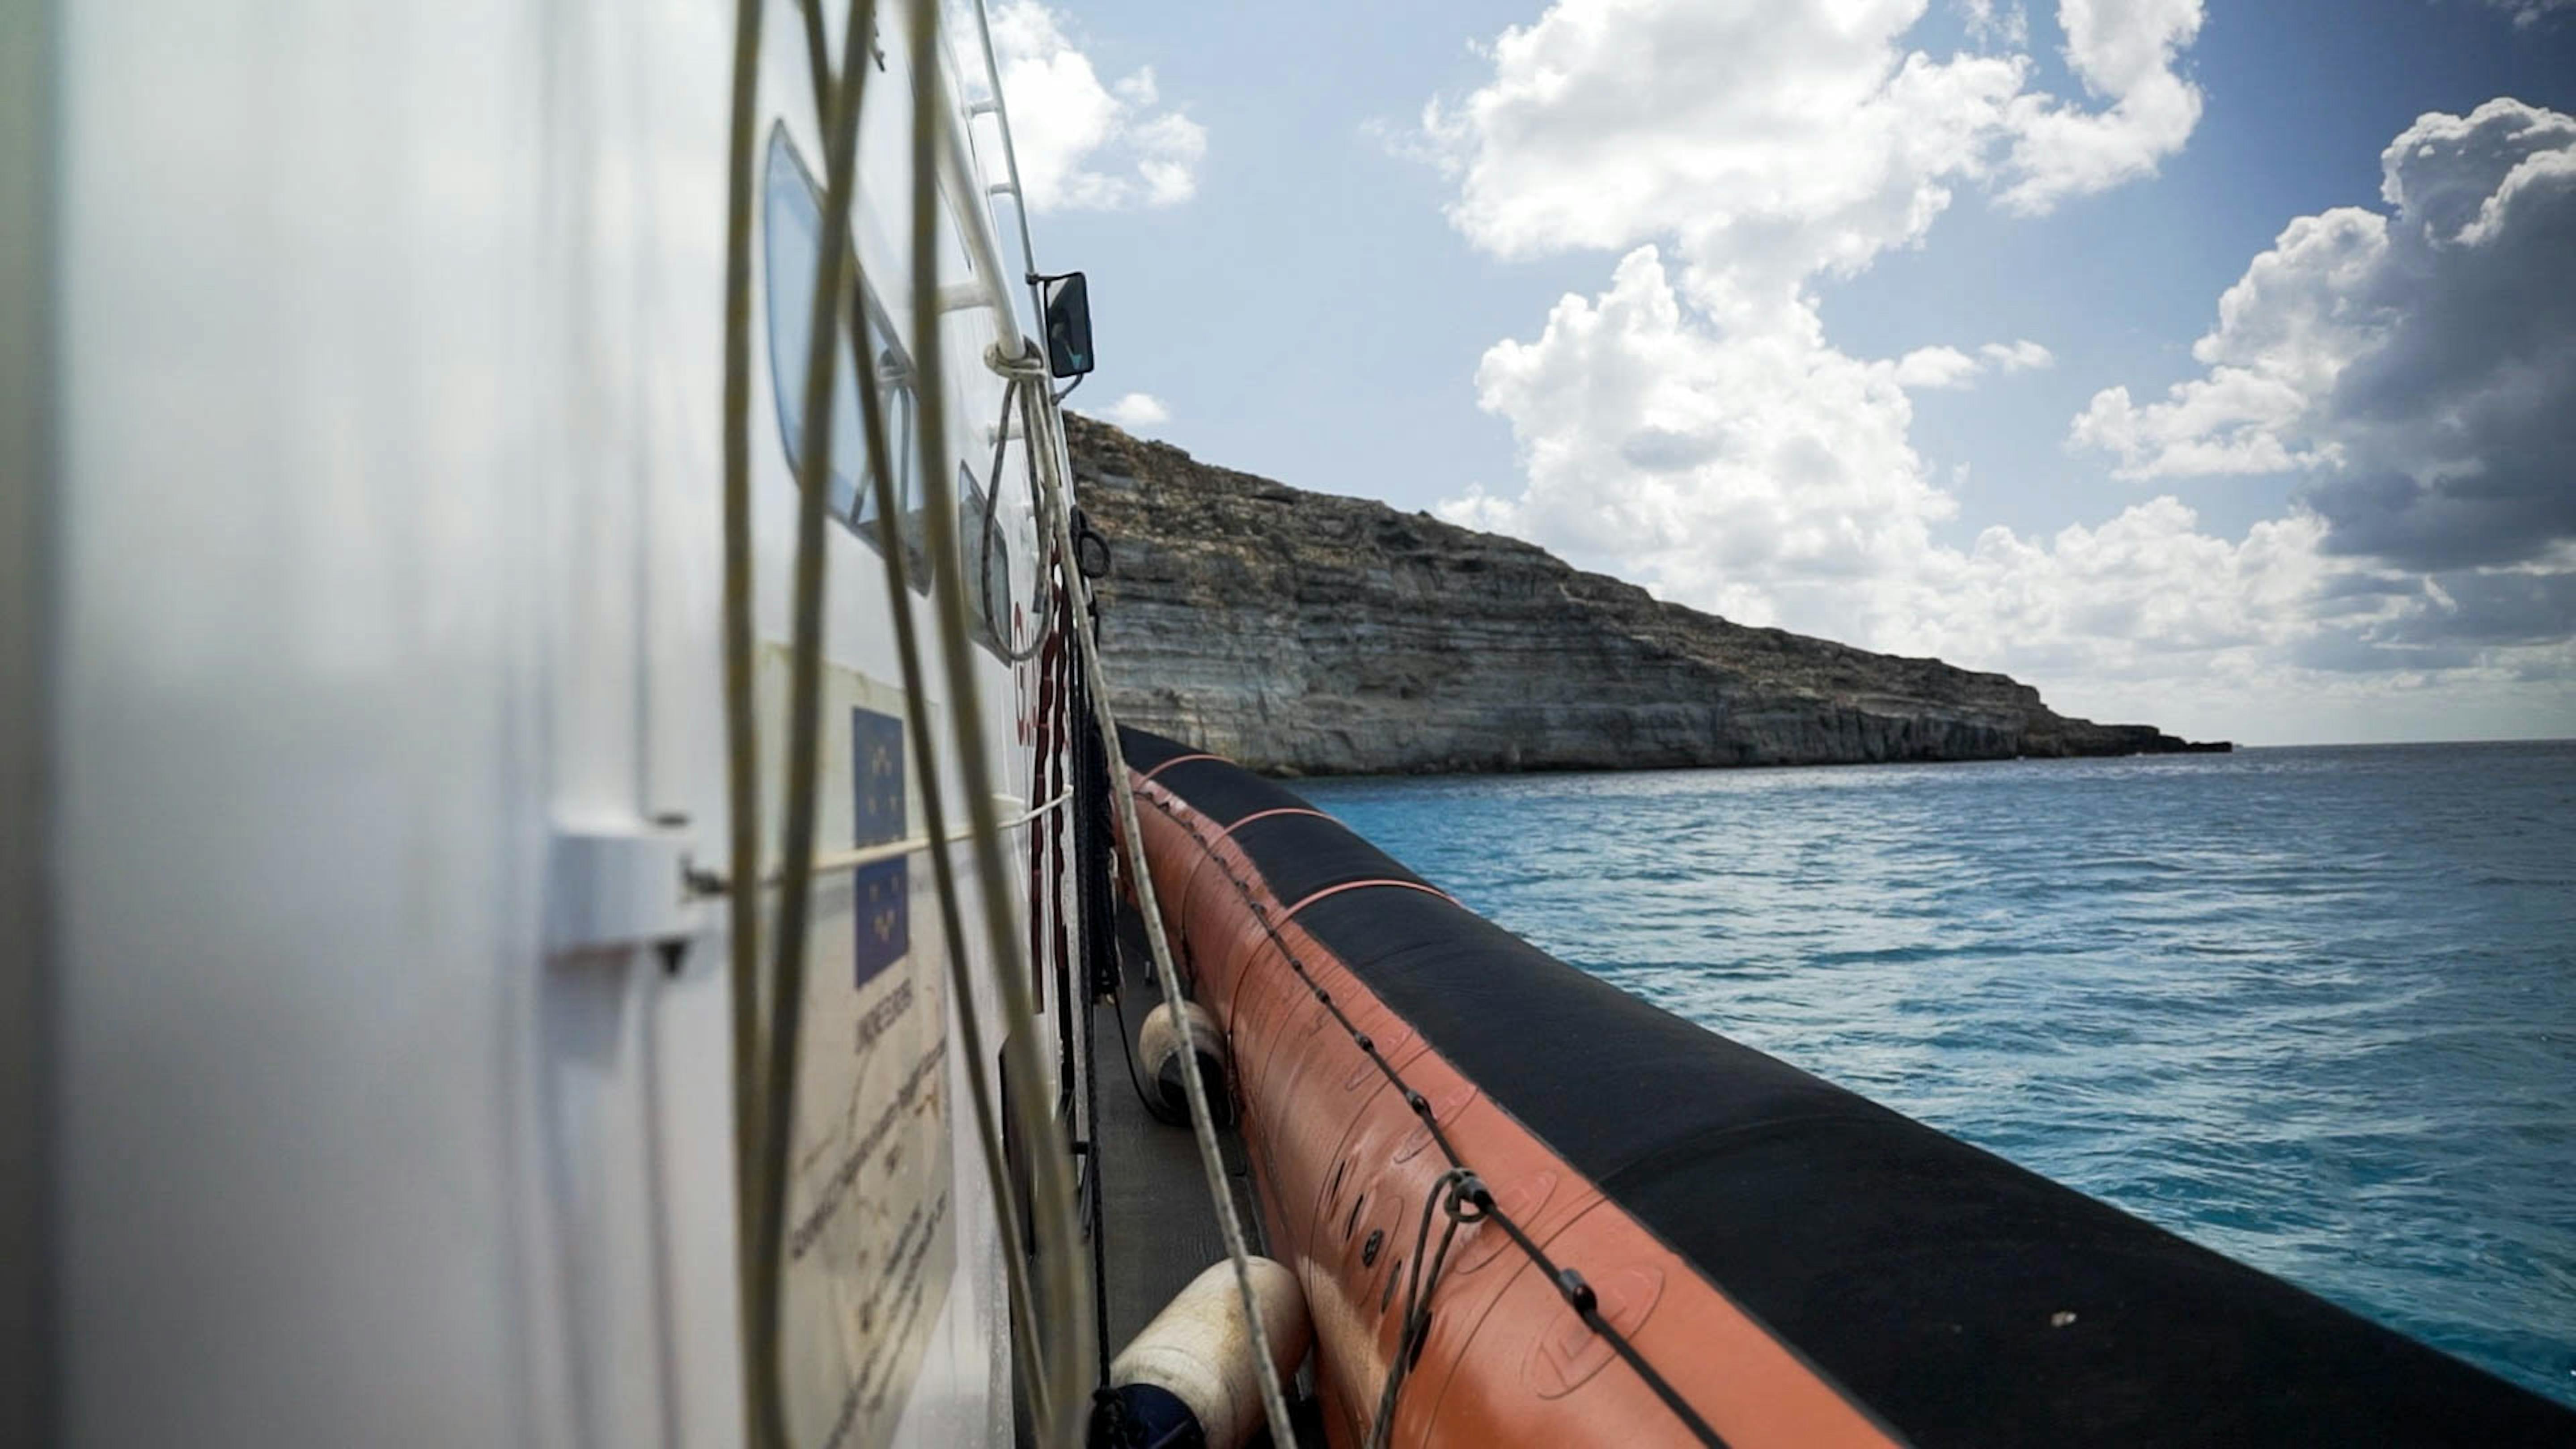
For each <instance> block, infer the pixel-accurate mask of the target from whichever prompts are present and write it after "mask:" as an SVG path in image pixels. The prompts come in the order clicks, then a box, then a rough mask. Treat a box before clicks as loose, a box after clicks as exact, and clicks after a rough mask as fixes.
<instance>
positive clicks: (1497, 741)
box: [1065, 414, 2226, 774]
mask: <svg viewBox="0 0 2576 1449" xmlns="http://www.w3.org/2000/svg"><path fill="white" fill-rule="evenodd" d="M1065 426H1066V430H1067V436H1068V441H1069V443H1070V444H1071V451H1072V456H1073V469H1074V477H1075V486H1076V489H1077V490H1078V491H1077V494H1076V497H1077V499H1078V501H1079V502H1080V503H1081V505H1082V508H1083V511H1084V513H1085V514H1086V515H1087V516H1088V517H1089V519H1090V521H1091V523H1092V525H1093V526H1094V527H1096V528H1097V529H1099V530H1100V532H1101V533H1102V534H1104V535H1105V536H1106V537H1107V538H1108V540H1109V544H1110V551H1111V555H1112V558H1113V567H1112V569H1111V572H1110V575H1109V577H1108V578H1107V579H1106V580H1104V581H1103V582H1102V584H1101V586H1100V592H1101V597H1102V610H1101V627H1102V638H1103V641H1104V643H1103V653H1104V656H1105V660H1106V663H1107V665H1108V669H1109V677H1110V687H1111V694H1112V702H1113V703H1114V704H1115V705H1116V707H1117V709H1118V713H1119V717H1120V718H1121V719H1122V720H1124V721H1126V722H1127V723H1129V724H1133V725H1138V726H1141V727H1143V728H1145V729H1149V730H1154V731H1157V732H1159V733H1163V734H1168V735H1170V736H1172V737H1173V738H1175V739H1184V740H1189V741H1192V742H1195V743H1197V744H1199V745H1201V746H1203V747H1205V748H1207V749H1209V750H1212V751H1215V752H1217V753H1219V754H1224V755H1229V756H1232V757H1233V758H1234V759H1236V760H1239V761H1241V762H1242V763H1243V764H1245V765H1246V766H1248V767H1250V768H1252V769H1255V770H1260V771H1265V772H1268V773H1272V774H1370V773H1385V772H1421V771H1470V770H1540V769H1643V768H1663V767H1675V766H1696V765H1817V764H1854V763H1863V762H1878V761H1891V760H1997V759H2011V758H2014V757H2016V756H2024V755H2032V756H2064V755H2128V754H2141V753H2159V754H2161V753H2179V752H2183V751H2187V750H2196V749H2225V748H2226V746H2225V745H2194V744H2190V743H2187V742H2185V741H2183V740H2180V739H2177V738H2175V737H2174V736H2172V735H2168V734H2164V733H2161V732H2160V731H2158V730H2156V729H2154V728H2152V727H2150V726H2147V725H2099V724H2095V723H2093V722H2092V721H2090V720H2081V719H2070V718H2068V717H2066V716H2064V715H2061V714H2058V713H2056V712H2054V711H2052V710H2051V709H2049V708H2048V706H2046V705H2045V704H2042V703H2041V702H2040V698H2039V692H2038V691H2037V690H2035V689H2033V688H2031V687H2030V686H2029V685H2026V684H2020V683H2017V682H2015V681H2014V680H2012V679H2010V678H2008V677H2007V676H2005V675H2001V674H1986V673H1979V672H1977V671H1974V670H1968V669H1959V668H1954V667H1952V666H1951V665H1947V664H1944V663H1942V662H1941V661H1939V660H1937V659H1904V658H1899V657H1896V656H1894V655H1888V654H1872V653H1870V652H1868V651H1867V650H1862V649H1854V648H1850V647H1848V646H1846V645H1842V644H1835V643H1831V642H1829V641H1827V640H1823V639H1811V638H1808V637H1806V636H1804V635H1800V634H1791V633H1788V632H1785V631H1783V630H1779V629H1752V628H1746V627H1744V626H1743V625H1740V624H1733V623H1729V622H1728V621H1726V620H1724V619H1721V618H1718V617H1716V616H1714V615H1710V614H1703V613H1701V612H1699V611H1698V610H1696V609H1689V608H1684V607H1682V606H1681V605H1678V604H1667V603H1662V602H1659V601H1657V600H1656V599H1654V598H1653V597H1651V596H1649V595H1648V594H1647V593H1646V591H1645V590H1643V589H1640V588H1638V587H1636V586H1634V585H1632V584H1625V583H1621V582H1620V581H1619V580H1617V579H1613V578H1609V577H1607V576H1605V575H1602V574H1593V573H1585V572H1582V571H1581V570H1578V569H1576V568H1574V567H1572V566H1571V565H1568V564H1566V563H1565V562H1563V561H1562V560H1560V559H1558V558H1557V557H1555V556H1554V555H1552V554H1550V553H1548V552H1547V551H1546V550H1544V549H1541V548H1539V547H1537V546H1535V545H1533V544H1527V543H1522V542H1520V541H1519V540H1517V539H1510V538H1504V537H1501V536H1499V535H1496V534H1490V533H1478V532H1476V531H1475V530H1473V529H1467V528H1461V527H1458V526H1456V525H1454V524H1449V523H1443V522H1440V521H1439V520H1437V519H1435V518H1433V517H1431V516H1430V515H1429V514H1424V513H1411V514H1408V513H1399V512H1397V511H1395V510H1394V509H1392V508H1390V507H1388V506H1386V505H1385V504H1383V503H1374V502H1370V501H1367V500H1365V499H1358V498H1341V497H1336V496H1334V495H1332V494H1328V493H1309V492H1307V491H1305V490H1304V489H1300V488H1291V487H1288V486H1286V485H1285V484H1280V483H1274V482H1272V481H1270V480H1269V479H1267V478H1257V477H1254V476H1253V475H1251V474H1249V473H1238V472H1235V471H1233V470H1232V469H1227V468H1217V467H1212V466H1210V465H1208V464H1205V463H1201V462H1199V461H1197V460H1196V459H1194V458H1192V457H1191V456H1190V455H1189V454H1187V453H1185V452H1183V451H1181V450H1180V449H1178V448H1175V447H1172V446H1171V445H1169V444H1166V443H1155V442H1147V441H1145V440H1143V439H1139V438H1135V437H1131V436H1129V435H1128V434H1126V433H1124V432H1122V431H1120V430H1119V429H1117V428H1115V427H1112V426H1110V425H1108V424H1106V423H1102V422H1096V421H1094V420H1092V419H1089V418H1084V417H1080V416H1076V415H1071V414H1068V415H1067V416H1066V418H1065Z"/></svg>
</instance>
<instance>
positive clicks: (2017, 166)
mask: <svg viewBox="0 0 2576 1449" xmlns="http://www.w3.org/2000/svg"><path fill="white" fill-rule="evenodd" d="M2057 13H2058V21H2059V24H2060V25H2062V26H2063V27H2064V28H2065V31H2066V49H2065V55H2066V64H2067V67H2068V69H2070V70H2072V71H2074V72H2075V76H2076V79H2078V80H2079V81H2081V82H2083V85H2084V89H2085V91H2086V92H2087V93H2088V94H2090V95H2091V96H2093V97H2094V98H2095V99H2097V100H2102V101H2107V102H2108V103H2109V104H2108V106H2107V107H2105V108H2104V109H2102V110H2098V111H2096V110H2087V109H2084V108H2082V107H2079V106H2073V105H2069V104H2067V103H2066V102H2064V101H2061V100H2058V99H2057V98H2055V97H2052V96H2047V95H2040V94H2028V95H2020V96H2016V97H2014V98H2013V101H2012V106H2011V110H2010V116H2009V126H2010V129H2011V131H2012V132H2013V147H2012V167H2011V169H2012V170H2013V171H2014V172H2015V173H2017V179H2016V180H2014V181H2013V183H2012V184H2011V185H2010V186H2009V187H2007V188H2006V189H2005V191H2004V193H2003V201H2004V204H2005V205H2006V206H2008V207H2010V208H2012V209H2014V210H2016V211H2025V212H2036V211H2045V210H2047V209H2048V208H2049V207H2050V206H2052V205H2054V204H2055V203H2056V202H2057V201H2058V200H2060V199H2061V198H2064V197H2067V196H2074V195H2080V194H2082V193H2085V192H2089V191H2100V190H2102V189H2103V188H2105V187H2108V186H2115V185H2117V184H2119V183H2120V182H2123V181H2128V180H2131V179H2133V178H2136V177H2139V176H2144V175H2147V174H2149V173H2150V172H2152V171H2154V170H2155V168H2156V163H2157V162H2158V161H2161V160H2163V159H2164V158H2165V157H2166V156H2169V155H2171V154H2172V153H2174V152H2175V151H2178V150H2180V149H2182V144H2183V142H2184V141H2185V140H2187V139H2189V138H2190V136H2191V132H2192V128H2193V127H2195V126H2197V125H2199V124H2200V88H2199V87H2198V86H2195V85H2193V84H2192V83H2191V82H2189V81H2187V80H2185V79H2183V77H2182V75H2181V74H2180V73H2179V72H2178V71H2177V70H2176V69H2175V60H2176V58H2177V56H2179V55H2180V53H2181V52H2182V50H2183V49H2184V48H2185V47H2187V46H2189V45H2190V44H2191V42H2192V37H2193V36H2195V35H2197V34H2199V33H2200V21H2201V9H2200V0H2061V3H2060V4H2059V5H2058V10H2057Z"/></svg>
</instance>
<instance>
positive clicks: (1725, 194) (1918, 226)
mask: <svg viewBox="0 0 2576 1449" xmlns="http://www.w3.org/2000/svg"><path fill="white" fill-rule="evenodd" d="M1924 9H1925V0H1847V3H1840V4H1833V5H1817V4H1800V5H1763V4H1708V3H1703V0H1559V3H1557V4H1556V5H1554V6H1551V7H1550V8H1549V9H1548V11H1547V12H1546V13H1545V14H1544V15H1542V16H1541V17H1540V18H1539V19H1538V20H1537V21H1536V22H1534V23H1532V24H1530V25H1527V26H1515V27H1513V28H1511V29H1508V30H1506V31H1504V32H1503V34H1502V36H1501V37H1500V38H1499V39H1497V40H1496V41H1495V42H1494V43H1493V45H1492V47H1491V48H1490V53H1491V55H1492V58H1493V64H1494V74H1493V78H1492V79H1491V80H1490V81H1489V82H1488V83H1487V84H1485V85H1484V86H1482V87H1480V88H1479V89H1477V90H1476V91H1474V92H1472V93H1471V94H1469V95H1468V96H1466V97H1465V98H1464V99H1463V100H1460V101H1457V102H1454V103H1445V104H1444V103H1441V102H1434V103H1433V104H1432V105H1430V106H1429V107H1427V108H1426V109H1425V112H1424V116H1423V126H1424V132H1425V135H1426V137H1427V139H1428V141H1429V143H1430V145H1431V148H1432V149H1433V151H1434V153H1435V154H1436V155H1437V156H1438V157H1439V158H1440V159H1441V160H1442V161H1443V163H1444V165H1445V166H1446V167H1447V169H1448V170H1449V171H1450V172H1451V174H1452V175H1454V176H1455V177H1456V178H1457V180H1458V183H1459V192H1458V198H1457V201H1456V202H1455V203H1454V204H1453V205H1452V207H1451V208H1450V215H1451V218H1452V220H1454V221H1455V222H1456V224H1457V225H1458V227H1459V228H1460V229H1461V230H1462V231H1464V232H1465V233H1466V234H1467V236H1468V237H1469V238H1470V239H1471V240H1473V241H1474V242H1476V244H1477V245H1479V246H1481V247H1483V248H1485V249H1486V250H1488V251H1491V252H1494V253H1496V254H1498V255H1502V256H1507V257H1510V256H1529V255H1535V254H1539V253H1543V252H1549V251H1557V250H1563V249H1567V248H1575V247H1593V248H1618V247H1627V246H1632V245H1634V244H1636V243H1638V242H1641V241H1649V240H1655V239H1658V238H1665V237H1670V238H1674V239H1676V240H1677V241H1678V242H1679V255H1680V257H1681V259H1682V260H1683V261H1684V262H1685V263H1686V264H1687V266H1688V272H1687V274H1686V278H1685V281H1686V290H1687V291H1688V292H1689V293H1690V295H1691V296H1692V298H1693V300H1694V301H1696V302H1698V303H1699V304H1701V305H1703V306H1706V307H1711V308H1734V307H1749V308H1753V309H1756V310H1757V311H1758V310H1759V309H1764V308H1770V307H1775V306H1776V305H1777V304H1778V302H1779V301H1780V299H1781V294H1782V293H1783V292H1785V291H1793V290H1794V289H1796V288H1797V287H1799V286H1800V285H1802V284H1803V283H1804V282H1805V281H1806V280H1807V279H1808V278H1809V277H1811V276H1813V275H1815V274H1816V273H1819V272H1835V273H1844V274H1848V273H1851V272H1855V271H1858V270H1860V269H1861V268H1863V267H1866V266H1867V265H1868V264H1869V263H1870V261H1871V260H1872V259H1873V258H1875V257H1876V256H1877V255H1878V254H1879V253H1880V252H1882V251H1884V250H1886V249H1887V248H1889V247H1893V246H1902V245H1907V244H1910V243H1912V242H1915V241H1918V240H1920V239H1921V238H1922V236H1923V235H1924V233H1925V232H1926V231H1928V230H1929V229H1930V227H1931V225H1932V223H1933V221H1934V220H1935V219H1936V218H1938V217H1939V216H1940V214H1941V213H1942V211H1944V210H1945V209H1947V208H1948V206H1949V205H1950V203H1951V200H1952V197H1953V193H1954V190H1955V189H1956V188H1957V187H1958V186H1960V185H1962V184H1978V185H1987V186H1991V187H1995V188H1998V195H1999V196H2000V198H2001V199H2002V201H2003V202H2004V203H2005V204H2007V205H2009V206H2011V207H2013V208H2015V209H2017V210H2023V211H2041V210H2046V209H2047V208H2048V207H2050V206H2051V205H2053V204H2054V203H2056V202H2057V201H2059V200H2060V199H2062V198H2064V197H2067V196H2070V195H2074V194H2078V193H2081V192H2087V191H2095V190H2100V189H2102V188H2104V187H2107V186H2112V185H2116V184H2118V183H2120V182H2122V181H2126V180H2129V179H2132V178H2134V177H2136V176H2139V175H2143V174H2145V173H2146V172H2148V171H2150V170H2152V169H2153V167H2154V165H2155V163H2156V162H2157V161H2158V160H2159V159H2161V158H2162V157H2163V156H2165V155H2167V154H2170V153H2171V152H2172V151H2173V150H2175V149H2177V148H2179V147H2180V146H2181V145H2182V143H2183V141H2184V140H2185V139H2186V138H2187V137H2188V136H2189V135H2190V133H2191V130H2192V127H2193V125H2194V124H2195V123H2196V122H2197V121H2198V119H2199V115H2200V93H2199V91H2198V90H2197V89H2196V88H2195V87H2193V86H2192V85H2190V84H2189V83H2188V82H2187V81H2184V80H2183V79H2182V78H2181V77H2180V76H2179V75H2178V74H2177V72H2176V71H2175V69H2174V66H2175V65H2176V63H2177V60H2178V57H2179V55H2180V53H2181V51H2182V49H2183V48H2184V47H2186V46H2188V45H2189V44H2190V42H2191V40H2192V37H2193V36H2194V35H2195V34H2196V33H2197V32H2198V29H2199V26H2200V4H2199V0H2062V3H2061V4H2060V7H2059V18H2060V23H2061V25H2062V26H2063V28H2064V29H2065V31H2066V35H2067V46H2066V52H2067V57H2068V62H2069V64H2070V66H2071V67H2072V68H2073V70H2074V71H2075V73H2076V75H2077V76H2078V78H2079V79H2081V80H2082V81H2083V83H2084V84H2085V86H2086V87H2087V88H2088V90H2089V91H2090V92H2091V93H2092V95H2093V96H2095V97H2096V98H2097V99H2100V100H2102V101H2105V102H2107V103H2108V104H2107V106H2106V107H2105V108H2103V109H2101V110H2098V111H2097V110H2087V109H2084V108H2083V107H2080V106H2076V105H2071V104H2069V103H2068V102H2066V101H2064V100H2061V99H2059V98H2057V97H2053V96H2050V95H2046V94H2044V93H2039V92H2033V91H2030V90H2028V89H2026V85H2027V82H2028V80H2029V78H2030V75H2031V73H2032V69H2033V66H2032V63H2031V60H2030V58H2029V57H2028V56H2027V55H2024V54H2017V53H2015V54H2002V55H1979V54H1959V55H1953V56H1951V57H1949V58H1948V59H1946V60H1935V59H1933V58H1932V57H1931V56H1929V55H1927V54H1925V53H1923V52H1921V51H1915V50H1909V49H1907V48H1906V47H1905V45H1904V43H1903V42H1904V37H1905V35H1906V33H1907V32H1908V31H1909V30H1910V29H1911V28H1912V27H1913V25H1914V23H1915V22H1916V21H1917V20H1918V19H1920V18H1921V17H1922V15H1923V12H1924ZM1993 15H1994V12H1993V9H1992V6H1991V5H1990V4H1989V5H1986V6H1983V7H1972V8H1971V10H1970V12H1969V18H1970V22H1971V25H1972V26H1976V25H1978V24H1980V23H1982V24H1983V25H1984V27H1985V28H1986V30H1987V32H1988V33H2008V32H2009V30H2010V27H2008V26H2004V25H2003V24H2002V23H2001V22H1997V21H1996V20H1994V18H1993Z"/></svg>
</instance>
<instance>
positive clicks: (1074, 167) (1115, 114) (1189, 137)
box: [993, 0, 1207, 211]
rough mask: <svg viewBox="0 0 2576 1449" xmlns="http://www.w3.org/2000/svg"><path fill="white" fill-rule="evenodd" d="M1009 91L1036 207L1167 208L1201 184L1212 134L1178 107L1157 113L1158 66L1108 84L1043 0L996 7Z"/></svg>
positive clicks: (998, 48)
mask: <svg viewBox="0 0 2576 1449" xmlns="http://www.w3.org/2000/svg"><path fill="white" fill-rule="evenodd" d="M993 48H994V51H995V53H996V56H997V58H998V60H999V61H1000V65H1001V71H1002V92H1003V98H1004V99H1005V100H1007V101H1008V102H1009V103H1010V108H1011V114H1012V115H1013V116H1015V117H1017V118H1019V122H1020V124H1019V125H1018V126H1017V127H1015V128H1014V129H1013V131H1012V133H1011V139H1012V143H1013V145H1014V147H1015V149H1016V150H1017V152H1018V155H1019V162H1020V184H1021V185H1022V186H1023V187H1024V188H1026V190H1027V192H1028V201H1029V207H1030V209H1031V210H1033V211H1052V210H1058V209H1069V210H1113V209H1116V208H1120V207H1127V206H1139V205H1141V206H1170V205H1173V204H1175V203H1178V202H1183V201H1187V200H1189V199H1190V197H1191V196H1192V195H1194V194H1195V193H1196V192H1197V190H1198V168H1199V163H1200V161H1201V160H1203V159H1204V158H1205V157H1206V154H1207V131H1206V129H1205V128H1204V127H1202V126H1200V125H1199V123H1198V122H1196V121H1193V120H1191V119H1190V118H1189V117H1188V116H1185V115H1183V114H1181V113H1180V112H1179V111H1160V112H1157V111H1155V110H1154V106H1155V105H1156V103H1157V102H1158V100H1159V99H1160V97H1159V95H1158V93H1157V89H1156V86H1155V83H1154V72H1153V71H1152V70H1151V69H1150V68H1147V69H1142V70H1139V71H1137V72H1136V73H1135V74H1133V75H1130V76H1128V77H1126V78H1124V79H1122V80H1120V81H1118V82H1117V83H1116V84H1114V85H1104V84H1103V83H1102V82H1101V79H1100V76H1099V73H1098V72H1097V71H1095V70H1094V69H1093V68H1092V65H1091V61H1090V59H1089V58H1088V57H1086V56H1085V55H1083V53H1082V52H1081V51H1080V50H1078V49H1076V48H1074V45H1073V42H1072V41H1071V40H1070V39H1069V38H1068V37H1067V36H1066V34H1065V29H1064V22H1063V17H1062V16H1061V15H1059V14H1058V13H1057V12H1055V11H1052V10H1049V9H1048V8H1047V7H1045V6H1044V5H1041V4H1039V3H1037V0H1009V3H1006V4H1004V5H1002V6H1000V7H999V8H997V9H996V10H994V12H993Z"/></svg>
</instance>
